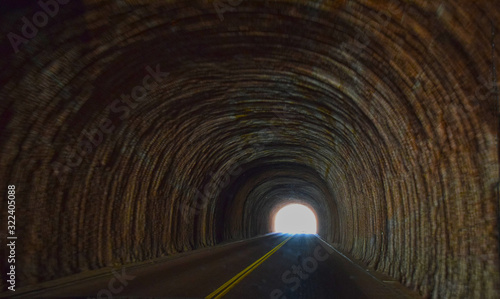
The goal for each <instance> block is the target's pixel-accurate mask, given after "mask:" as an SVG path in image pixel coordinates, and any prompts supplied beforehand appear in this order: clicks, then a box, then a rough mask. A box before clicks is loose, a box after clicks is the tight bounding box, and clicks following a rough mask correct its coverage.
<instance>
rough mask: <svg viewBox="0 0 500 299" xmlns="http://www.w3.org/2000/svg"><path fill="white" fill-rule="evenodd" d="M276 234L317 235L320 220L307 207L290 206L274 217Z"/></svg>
mask: <svg viewBox="0 0 500 299" xmlns="http://www.w3.org/2000/svg"><path fill="white" fill-rule="evenodd" d="M273 231H274V232H277V233H287V234H316V233H317V231H318V220H317V218H316V214H315V213H314V212H313V211H312V210H311V209H310V208H309V207H307V206H305V205H301V204H289V205H286V206H284V207H283V208H281V209H280V210H279V211H278V212H276V214H275V215H274V229H273Z"/></svg>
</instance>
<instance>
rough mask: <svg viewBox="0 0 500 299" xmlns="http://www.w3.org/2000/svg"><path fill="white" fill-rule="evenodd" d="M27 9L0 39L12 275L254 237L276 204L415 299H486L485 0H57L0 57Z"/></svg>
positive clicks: (494, 118)
mask: <svg viewBox="0 0 500 299" xmlns="http://www.w3.org/2000/svg"><path fill="white" fill-rule="evenodd" d="M61 2H63V1H61ZM235 2H236V1H235ZM235 2H233V4H235ZM20 3H22V4H20ZM224 3H226V2H224ZM24 4H25V3H24V2H17V4H16V3H13V2H8V1H7V2H4V3H2V4H1V5H6V6H5V7H7V8H8V9H5V10H4V9H3V8H2V16H1V23H2V26H1V30H2V35H1V37H0V38H1V39H2V41H1V48H0V51H1V54H2V59H0V63H1V66H0V82H2V84H1V87H0V98H1V102H0V115H1V123H0V128H1V129H0V131H1V137H0V146H1V156H0V163H1V164H0V165H1V167H0V171H1V181H2V183H3V184H2V186H4V187H6V185H8V184H15V185H16V190H17V198H18V201H17V215H19V216H18V217H19V220H18V227H17V234H18V235H19V236H21V238H20V240H19V242H18V243H19V246H18V249H17V259H18V262H17V263H18V271H19V272H18V276H17V277H18V286H27V285H30V284H36V283H40V282H43V281H48V280H52V279H57V278H60V277H64V276H68V275H71V274H74V273H79V272H83V271H88V270H92V269H99V268H102V267H106V266H111V265H120V264H126V263H131V262H137V261H144V260H148V259H153V258H156V257H160V256H163V255H172V254H176V253H179V252H183V251H187V250H192V249H195V248H200V247H205V246H212V245H215V244H217V243H220V242H223V241H229V240H237V239H243V238H248V237H252V236H256V235H258V234H262V233H266V232H268V231H269V227H270V219H271V217H270V212H271V211H273V209H276V207H277V206H278V205H282V204H283V203H284V201H285V200H287V199H293V200H300V201H302V202H304V203H307V204H308V205H309V206H311V207H312V208H313V209H314V210H315V212H316V213H317V214H318V217H319V233H320V235H321V236H323V237H324V238H325V239H327V240H328V241H329V242H331V243H334V244H335V245H336V247H337V248H338V249H339V250H341V251H343V252H345V253H349V254H351V255H352V256H354V257H355V258H357V259H359V260H361V261H363V262H365V263H367V264H368V265H370V267H372V268H374V269H376V270H378V271H380V272H383V273H386V274H388V275H390V276H392V277H393V278H395V279H397V280H399V281H401V282H402V283H403V284H404V285H406V286H407V287H409V288H411V289H415V290H417V291H418V292H420V294H421V295H423V296H430V297H434V298H444V297H463V298H466V297H477V298H479V297H482V298H486V297H493V296H495V294H497V290H498V284H497V282H498V279H499V264H498V255H499V247H498V244H499V242H498V241H499V240H498V226H497V223H498V199H497V192H498V189H496V188H497V186H498V185H497V184H498V154H497V140H496V136H497V130H498V106H497V100H496V97H498V90H497V86H498V81H497V77H496V76H497V71H496V69H497V68H498V56H499V54H500V53H499V50H498V48H495V43H494V42H495V41H496V42H497V44H498V36H497V33H496V32H497V31H498V20H499V17H500V10H499V8H498V5H497V4H495V3H494V1H474V2H472V1H429V2H424V1H417V2H415V1H397V0H393V1H390V2H384V3H381V2H379V1H351V0H349V1H335V2H334V1H323V2H313V1H243V2H241V3H240V4H239V5H235V6H234V7H231V6H230V5H229V4H227V3H226V4H225V5H226V8H227V7H229V8H231V10H228V11H226V12H224V13H223V14H222V17H223V20H221V19H220V18H219V15H218V13H217V10H216V8H214V4H213V2H211V1H209V2H208V1H207V2H198V3H194V2H192V3H191V2H189V3H188V2H186V1H132V0H129V1H100V0H93V1H90V0H89V1H72V2H71V3H69V4H60V11H59V12H58V13H57V14H56V15H55V16H54V17H50V18H49V21H48V24H47V25H45V26H41V28H39V31H38V33H37V34H36V36H35V37H33V38H29V39H27V40H26V43H22V44H20V45H19V52H18V53H14V50H13V48H12V46H11V44H10V42H9V39H8V37H7V34H8V32H14V33H16V34H18V35H21V34H22V32H21V29H22V26H23V22H22V17H23V16H27V17H28V18H29V19H30V20H31V17H32V16H33V14H34V13H35V12H37V11H39V10H40V9H41V8H40V7H39V6H38V5H37V4H36V3H32V4H31V5H24ZM148 67H149V69H148ZM158 69H159V70H160V71H161V72H168V75H165V74H161V75H158V74H156V77H157V78H156V79H158V80H155V79H154V78H153V77H152V76H150V75H151V74H152V73H154V72H158ZM148 74H149V77H147V76H148ZM137 86H143V87H148V88H149V90H147V95H146V96H144V97H141V98H138V97H139V96H141V94H140V91H141V88H140V87H137ZM122 94H124V95H126V96H125V99H124V100H122V102H119V101H117V100H119V99H121V95H122ZM131 95H133V96H134V98H135V99H134V98H131V97H130V96H131ZM127 103H128V104H127ZM97 131H99V132H100V133H96V132H97ZM86 132H87V133H86ZM88 132H91V133H90V134H89V133H88ZM99 134H101V135H102V141H100V140H99V139H100V138H99ZM88 135H90V137H91V138H90V139H93V140H94V142H95V144H92V143H89V136H88ZM198 192H200V193H201V194H202V195H201V196H200V195H199V194H198ZM1 205H2V207H1V211H2V219H6V215H7V214H6V211H7V209H6V201H5V200H2V202H1ZM3 229H4V228H3V227H2V230H3ZM2 250H4V253H7V252H6V251H5V250H6V249H5V248H3V249H2ZM1 262H2V263H5V261H4V260H3V259H2V261H1ZM4 272H5V271H3V272H2V275H5V273H4ZM5 280H6V279H2V282H1V283H2V284H4V283H5ZM2 286H5V285H2Z"/></svg>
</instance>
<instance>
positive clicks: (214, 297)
mask: <svg viewBox="0 0 500 299" xmlns="http://www.w3.org/2000/svg"><path fill="white" fill-rule="evenodd" d="M292 237H293V235H292V236H290V237H288V238H287V239H286V240H285V241H283V242H281V243H280V244H278V246H276V247H274V248H273V249H272V250H271V251H269V252H268V253H266V254H265V255H264V256H263V257H261V258H260V259H258V260H256V261H255V262H254V263H253V264H251V265H250V266H248V267H246V268H245V270H243V271H241V272H240V273H238V274H236V276H234V277H233V278H231V279H230V280H229V281H228V282H226V283H225V284H223V285H221V286H220V287H219V288H218V289H217V290H215V291H213V292H212V293H211V294H210V295H208V296H207V297H205V299H219V298H222V296H224V295H225V294H227V292H229V290H231V289H232V288H234V286H235V285H236V284H238V282H240V281H241V280H242V279H243V278H245V277H246V276H247V275H248V274H250V272H252V271H253V270H255V268H257V267H258V266H259V265H260V264H262V263H263V262H264V261H265V260H267V259H268V258H269V257H270V256H271V255H272V254H273V253H275V252H276V251H278V249H280V248H281V247H282V246H283V245H285V243H286V242H288V240H290V239H291V238H292Z"/></svg>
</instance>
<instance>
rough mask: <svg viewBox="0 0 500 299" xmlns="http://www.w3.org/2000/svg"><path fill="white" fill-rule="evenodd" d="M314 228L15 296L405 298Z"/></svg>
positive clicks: (241, 242) (160, 261) (218, 247)
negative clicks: (303, 232)
mask: <svg viewBox="0 0 500 299" xmlns="http://www.w3.org/2000/svg"><path fill="white" fill-rule="evenodd" d="M405 295H407V293H402V292H401V290H400V289H398V288H394V287H392V286H391V285H390V284H388V283H384V282H382V281H381V280H380V279H377V278H375V277H374V276H372V275H371V274H370V272H368V271H366V270H365V269H363V268H361V267H360V266H358V265H355V264H353V263H352V262H350V261H349V260H348V259H347V258H346V257H344V256H343V255H341V254H340V253H338V252H337V251H336V250H334V249H333V248H332V247H331V246H329V245H328V244H326V243H325V242H323V241H322V240H321V239H320V238H318V237H317V236H316V235H293V236H292V235H285V234H270V235H266V236H262V237H258V238H254V239H250V240H246V241H240V242H235V243H230V244H226V245H223V246H217V247H213V248H208V249H202V250H197V251H194V252H190V253H188V254H183V255H180V257H174V258H168V259H164V260H157V261H155V262H154V263H148V264H142V265H139V266H133V267H128V268H122V269H116V270H115V271H114V273H109V272H108V274H107V275H101V276H99V277H94V278H87V279H85V280H81V281H78V282H72V283H68V284H66V285H64V286H60V287H57V288H50V289H46V290H41V291H35V292H31V293H28V294H25V295H24V296H21V297H19V298H34V297H36V298H40V297H44V298H45V297H49V298H54V297H57V298H208V299H215V298H238V299H240V298H252V299H255V298H259V299H260V298H281V299H284V298H287V299H294V298H306V299H309V298H311V299H312V298H314V299H321V298H404V297H405Z"/></svg>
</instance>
